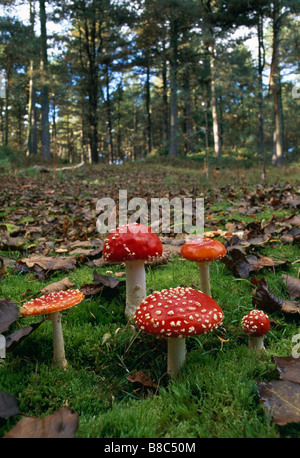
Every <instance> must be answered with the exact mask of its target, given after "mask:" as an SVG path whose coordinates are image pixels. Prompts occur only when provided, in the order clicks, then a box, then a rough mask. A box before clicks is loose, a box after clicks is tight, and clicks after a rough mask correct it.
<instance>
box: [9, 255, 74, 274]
mask: <svg viewBox="0 0 300 458" xmlns="http://www.w3.org/2000/svg"><path fill="white" fill-rule="evenodd" d="M17 262H18V263H21V264H26V266H27V267H28V268H29V269H31V268H33V267H35V266H36V265H38V266H40V267H41V268H42V269H44V270H73V269H74V268H75V265H76V258H75V256H72V257H68V258H61V257H57V258H56V257H51V256H42V255H35V254H33V255H32V256H30V257H29V258H23V259H21V260H20V261H17Z"/></svg>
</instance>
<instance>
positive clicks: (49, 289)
mask: <svg viewBox="0 0 300 458" xmlns="http://www.w3.org/2000/svg"><path fill="white" fill-rule="evenodd" d="M72 286H74V283H72V282H71V281H70V280H69V278H68V277H65V278H63V279H62V280H60V281H56V282H54V283H50V285H47V286H45V287H44V288H43V289H41V291H40V293H41V294H51V293H56V292H58V291H65V290H67V289H69V288H71V287H72Z"/></svg>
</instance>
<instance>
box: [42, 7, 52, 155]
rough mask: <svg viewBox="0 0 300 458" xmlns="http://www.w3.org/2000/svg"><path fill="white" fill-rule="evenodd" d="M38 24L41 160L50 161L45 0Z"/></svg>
mask: <svg viewBox="0 0 300 458" xmlns="http://www.w3.org/2000/svg"><path fill="white" fill-rule="evenodd" d="M40 22H41V47H42V59H41V72H42V158H43V159H44V160H46V161H49V159H50V135H49V90H48V82H47V68H48V56H47V31H46V8H45V0H40Z"/></svg>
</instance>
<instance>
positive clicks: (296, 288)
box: [281, 274, 300, 299]
mask: <svg viewBox="0 0 300 458" xmlns="http://www.w3.org/2000/svg"><path fill="white" fill-rule="evenodd" d="M281 278H282V279H283V283H284V286H285V287H286V289H287V291H288V293H289V294H290V296H291V299H293V298H296V297H300V279H299V278H296V277H292V276H291V275H285V274H282V275H281Z"/></svg>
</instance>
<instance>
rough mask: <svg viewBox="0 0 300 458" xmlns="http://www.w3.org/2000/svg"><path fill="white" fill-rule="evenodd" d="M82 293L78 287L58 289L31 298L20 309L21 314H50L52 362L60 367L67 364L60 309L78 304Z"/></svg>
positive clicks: (81, 299)
mask: <svg viewBox="0 0 300 458" xmlns="http://www.w3.org/2000/svg"><path fill="white" fill-rule="evenodd" d="M83 299H84V294H83V293H82V292H81V291H79V290H78V289H75V290H71V289H69V290H66V291H58V292H55V293H51V294H45V295H44V296H41V297H38V298H37V299H31V300H30V301H29V302H26V303H25V304H23V306H22V307H21V309H20V313H21V315H22V316H36V315H48V314H49V315H50V319H51V321H52V328H53V364H54V365H58V366H61V367H65V366H66V365H67V361H66V358H65V348H64V338H63V332H62V325H61V311H62V310H64V309H69V308H70V307H73V306H74V305H77V304H79V303H80V302H81V301H83Z"/></svg>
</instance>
